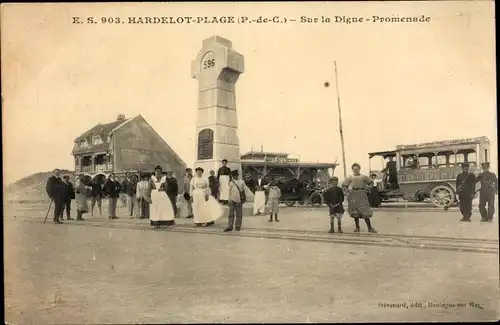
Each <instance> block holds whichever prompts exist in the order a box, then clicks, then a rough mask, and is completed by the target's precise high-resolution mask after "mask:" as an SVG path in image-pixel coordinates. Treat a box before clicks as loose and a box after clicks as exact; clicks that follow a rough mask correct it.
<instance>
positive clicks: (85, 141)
mask: <svg viewBox="0 0 500 325" xmlns="http://www.w3.org/2000/svg"><path fill="white" fill-rule="evenodd" d="M88 145H89V143H88V142H87V140H86V139H84V140H82V141H81V142H80V147H88Z"/></svg>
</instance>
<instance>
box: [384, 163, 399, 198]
mask: <svg viewBox="0 0 500 325" xmlns="http://www.w3.org/2000/svg"><path fill="white" fill-rule="evenodd" d="M393 159H394V158H393V157H389V161H388V162H387V164H386V165H385V168H384V170H383V171H384V172H385V173H386V183H389V188H390V189H391V190H397V189H398V188H399V184H398V170H397V165H396V162H395V161H394V160H393Z"/></svg>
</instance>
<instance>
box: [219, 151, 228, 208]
mask: <svg viewBox="0 0 500 325" xmlns="http://www.w3.org/2000/svg"><path fill="white" fill-rule="evenodd" d="M230 181H231V169H229V167H227V159H222V167H220V168H219V170H218V171H217V183H218V184H219V202H220V203H223V204H227V202H228V200H229V182H230Z"/></svg>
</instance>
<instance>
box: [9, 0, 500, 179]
mask: <svg viewBox="0 0 500 325" xmlns="http://www.w3.org/2000/svg"><path fill="white" fill-rule="evenodd" d="M242 15H245V16H249V17H256V18H257V17H259V16H265V17H272V16H274V15H280V16H281V17H288V19H290V18H292V19H293V18H295V19H298V20H300V17H301V16H309V17H320V16H327V17H333V16H335V15H341V16H342V15H345V16H356V17H359V16H365V17H370V16H372V15H379V16H389V17H390V16H396V15H399V16H408V15H410V16H414V15H416V16H418V15H426V16H429V17H430V18H431V22H430V23H420V24H410V23H392V24H391V23H382V24H379V23H360V24H301V23H299V22H294V23H292V22H289V23H286V24H233V25H230V24H204V25H197V24H190V25H188V24H176V25H130V24H94V25H92V24H71V21H72V19H71V17H73V16H79V17H88V16H93V17H96V18H98V17H121V18H122V19H125V20H126V19H127V17H129V16H209V17H211V16H242ZM1 33H2V34H1V42H2V43H1V45H2V46H1V52H2V53H1V55H2V57H1V58H2V96H3V111H2V123H3V132H4V133H3V153H4V170H3V172H4V183H10V182H12V181H15V180H17V179H19V178H22V177H25V176H27V175H29V174H32V173H36V172H40V171H48V170H51V169H53V168H56V167H58V168H67V169H73V168H74V160H73V158H72V156H71V150H72V148H73V140H74V138H76V137H77V136H79V135H80V134H81V133H83V132H84V131H86V130H87V129H89V128H91V127H92V126H94V125H95V124H97V123H106V122H111V121H113V120H115V119H116V117H117V115H118V114H125V115H126V116H127V117H133V116H135V115H138V114H141V115H142V116H143V117H144V118H145V119H146V120H147V121H148V122H149V124H151V126H152V127H153V128H154V129H155V130H156V131H157V132H158V133H159V134H160V135H161V136H162V137H163V138H164V139H165V140H166V141H167V142H168V143H169V145H170V146H171V147H172V148H174V150H175V151H176V152H177V153H178V154H179V156H180V157H182V159H183V160H184V161H185V162H186V163H187V164H188V165H192V164H193V163H194V159H195V157H194V154H195V149H194V145H195V140H194V139H195V138H194V137H195V130H196V129H195V127H196V106H197V96H198V94H197V91H198V85H197V81H196V80H195V79H192V78H191V71H190V69H191V61H192V60H194V59H195V58H196V55H197V54H198V51H199V50H200V49H201V47H202V41H203V40H204V39H206V38H208V37H210V36H212V35H218V36H221V37H224V38H227V39H229V40H231V41H232V43H233V47H234V49H235V50H236V51H238V52H239V53H240V54H242V55H243V56H244V58H245V72H244V73H243V74H242V75H241V76H240V78H239V80H238V82H237V85H236V101H237V111H238V123H239V130H238V133H239V139H240V150H241V152H242V153H244V152H246V151H248V150H250V149H251V147H252V146H253V147H254V149H257V150H260V147H261V144H263V148H264V151H280V152H290V153H291V155H292V156H295V157H298V156H300V159H301V160H302V161H312V162H316V161H320V162H335V161H337V162H338V163H341V160H342V153H341V145H340V137H339V132H338V107H337V93H336V89H335V79H334V72H333V71H334V70H333V67H334V65H333V62H334V61H336V62H337V68H338V81H339V94H340V103H341V108H342V119H343V128H344V138H345V149H346V160H347V166H350V165H351V164H352V163H353V162H358V163H360V164H361V165H362V167H363V169H365V170H367V169H368V153H369V152H372V151H382V150H392V149H395V147H396V145H398V144H412V143H422V142H430V141H439V140H447V139H457V138H458V139H460V138H467V137H477V136H486V137H488V138H489V139H490V140H491V146H492V152H491V155H492V156H491V161H492V164H495V165H494V166H493V169H494V170H495V169H496V161H497V150H496V148H497V142H496V141H497V140H496V135H497V132H496V125H497V122H496V118H497V117H496V92H495V89H496V80H495V71H496V68H495V36H494V3H493V2H490V1H476V2H467V1H459V2H452V1H447V2H414V3H410V2H372V3H354V2H347V3H320V2H317V3H312V2H308V3H292V2H290V3H272V2H271V3H260V4H259V5H258V6H256V5H255V4H248V3H196V4H194V3H160V4H155V3H121V4H120V3H108V4H106V3H101V4H7V5H5V4H3V5H2V10H1ZM326 81H328V82H329V83H330V87H328V88H326V87H325V86H324V83H325V82H326ZM341 167H342V166H341V165H340V166H339V167H338V168H337V169H336V171H335V174H336V175H342V173H343V172H342V168H341ZM348 168H349V167H348Z"/></svg>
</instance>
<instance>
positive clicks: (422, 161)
mask: <svg viewBox="0 0 500 325" xmlns="http://www.w3.org/2000/svg"><path fill="white" fill-rule="evenodd" d="M429 165H430V159H429V157H422V156H420V157H418V168H421V169H426V168H430V166H429Z"/></svg>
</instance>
